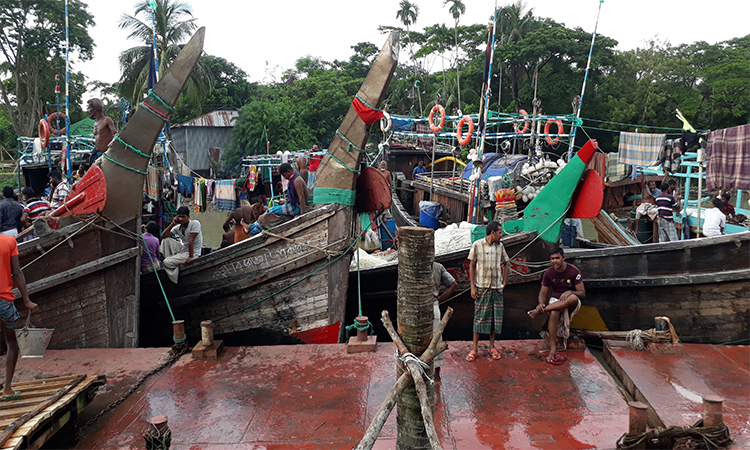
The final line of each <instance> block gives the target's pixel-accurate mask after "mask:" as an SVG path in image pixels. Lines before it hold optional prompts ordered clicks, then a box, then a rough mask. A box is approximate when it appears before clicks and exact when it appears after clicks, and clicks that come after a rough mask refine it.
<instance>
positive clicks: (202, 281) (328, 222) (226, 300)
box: [141, 204, 352, 345]
mask: <svg viewBox="0 0 750 450" xmlns="http://www.w3.org/2000/svg"><path fill="white" fill-rule="evenodd" d="M351 211H352V210H351V208H348V207H345V206H341V205H335V204H331V205H326V206H323V207H321V208H318V209H315V210H313V211H311V212H309V213H307V214H305V215H304V216H300V217H297V218H295V219H293V220H291V221H289V222H286V223H284V224H282V225H279V226H278V227H275V228H273V229H272V230H271V232H272V233H273V234H274V235H276V236H283V239H282V238H279V237H274V236H271V235H257V236H254V237H252V238H250V239H246V240H244V241H242V242H239V243H236V244H233V245H230V246H229V247H226V248H223V249H220V250H217V251H214V252H212V253H210V254H208V255H206V256H203V257H201V258H198V259H196V260H194V262H193V263H191V264H189V265H186V266H183V268H182V269H181V271H180V280H179V283H178V284H174V283H172V282H171V281H169V279H168V278H167V276H166V274H165V273H164V272H163V270H160V271H158V272H157V273H156V274H155V273H153V272H152V273H147V274H144V275H143V276H142V281H141V289H142V292H143V295H142V297H141V298H142V302H141V303H142V308H143V313H142V315H141V327H142V329H143V330H148V337H146V335H145V334H144V342H143V344H144V345H166V344H168V342H169V341H168V340H169V339H170V338H171V327H169V326H168V324H169V322H170V321H171V320H172V319H171V317H170V315H169V312H168V310H167V305H166V302H165V301H164V298H163V295H162V294H161V290H160V288H159V284H158V281H157V279H156V275H158V276H159V277H160V279H161V283H162V285H163V287H164V291H165V293H166V295H167V298H168V299H169V302H170V304H171V306H172V310H173V312H174V314H175V317H176V318H177V319H178V320H185V326H186V332H187V335H188V336H191V337H193V336H199V335H200V322H202V321H204V320H213V321H214V324H215V325H214V333H216V334H226V333H233V332H241V331H247V330H258V329H263V330H271V331H274V332H279V333H282V334H285V335H295V334H297V333H302V334H301V337H302V338H305V337H307V336H311V335H316V331H321V330H327V329H328V328H330V327H332V326H334V325H336V324H339V325H340V324H341V323H342V322H343V319H344V306H345V305H344V298H345V289H346V286H345V284H344V283H340V282H339V281H340V279H341V278H342V277H345V276H346V271H347V270H348V265H349V255H348V254H347V255H343V256H342V257H340V258H338V259H336V258H337V256H338V255H339V254H341V252H344V251H345V250H347V248H348V247H349V246H350V245H351V243H352V239H351V226H350V224H351V221H352V216H351V214H352V212H351ZM290 240H291V241H292V242H290ZM319 249H324V250H328V251H330V252H332V253H331V255H332V257H331V258H330V259H329V258H328V254H327V253H325V252H322V251H320V250H319ZM333 255H336V256H333ZM243 308H247V309H244V310H242V309H243ZM240 310H242V311H241V312H237V311H240ZM234 312H237V313H236V314H234V315H231V316H229V317H225V318H223V319H220V318H221V317H224V316H227V315H229V314H231V313H234ZM217 319H219V320H217ZM165 324H167V326H165ZM154 330H161V331H156V332H154ZM326 336H328V337H327V338H324V339H323V340H324V341H326V342H328V341H331V342H328V343H332V342H337V341H338V337H339V332H338V330H337V331H336V332H335V333H334V334H333V336H332V337H333V339H331V334H326ZM310 339H311V340H315V341H317V340H319V339H320V336H318V337H317V338H310Z"/></svg>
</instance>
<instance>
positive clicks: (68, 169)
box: [65, 0, 73, 178]
mask: <svg viewBox="0 0 750 450" xmlns="http://www.w3.org/2000/svg"><path fill="white" fill-rule="evenodd" d="M65 143H66V146H65V165H66V166H67V167H66V168H65V169H66V173H67V178H70V177H72V176H73V170H72V168H71V164H70V27H69V26H68V0H65Z"/></svg>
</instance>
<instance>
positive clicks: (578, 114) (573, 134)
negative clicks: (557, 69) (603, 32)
mask: <svg viewBox="0 0 750 450" xmlns="http://www.w3.org/2000/svg"><path fill="white" fill-rule="evenodd" d="M602 3H604V0H599V11H598V12H597V13H596V25H594V34H592V35H591V47H589V59H588V62H586V73H585V74H584V76H583V87H581V101H580V102H578V107H577V108H576V119H575V120H574V121H573V127H572V130H571V132H570V147H569V148H568V161H570V157H571V156H573V144H575V141H576V128H577V127H578V120H579V119H580V118H581V106H583V94H584V92H586V81H587V80H588V78H589V68H591V54H592V53H593V52H594V41H596V30H597V28H599V15H600V14H601V13H602Z"/></svg>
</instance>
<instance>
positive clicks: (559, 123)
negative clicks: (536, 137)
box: [544, 119, 565, 145]
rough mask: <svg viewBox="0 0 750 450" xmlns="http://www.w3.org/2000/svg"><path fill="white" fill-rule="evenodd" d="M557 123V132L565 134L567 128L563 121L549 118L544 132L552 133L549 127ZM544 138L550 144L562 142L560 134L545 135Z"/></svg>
mask: <svg viewBox="0 0 750 450" xmlns="http://www.w3.org/2000/svg"><path fill="white" fill-rule="evenodd" d="M553 123H555V124H557V134H563V132H564V131H565V129H564V128H563V124H562V121H560V120H557V119H552V120H548V121H547V123H546V124H545V125H544V134H550V133H549V129H550V125H551V124H553ZM544 139H545V140H546V141H547V143H548V144H549V145H555V144H557V143H559V142H560V136H556V137H554V138H553V137H552V136H545V137H544Z"/></svg>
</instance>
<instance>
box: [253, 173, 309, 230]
mask: <svg viewBox="0 0 750 450" xmlns="http://www.w3.org/2000/svg"><path fill="white" fill-rule="evenodd" d="M279 174H280V175H281V176H282V177H284V178H286V179H287V180H289V187H288V188H287V190H286V202H285V203H284V204H283V205H279V206H274V207H273V208H271V209H269V210H268V211H266V212H265V213H263V215H261V216H260V217H259V218H258V220H256V221H255V222H254V223H252V224H250V225H248V224H247V223H245V221H244V219H243V220H242V227H243V229H244V232H245V233H246V234H258V233H260V232H261V231H263V228H267V227H268V224H269V223H270V222H272V221H273V220H274V219H276V218H278V216H291V217H294V216H299V215H302V214H304V213H305V205H306V204H307V185H306V184H305V182H304V181H303V180H302V177H300V176H299V174H298V173H297V172H295V171H294V169H293V168H292V165H291V164H289V163H283V164H282V165H280V166H279Z"/></svg>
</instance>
